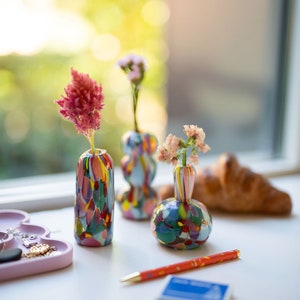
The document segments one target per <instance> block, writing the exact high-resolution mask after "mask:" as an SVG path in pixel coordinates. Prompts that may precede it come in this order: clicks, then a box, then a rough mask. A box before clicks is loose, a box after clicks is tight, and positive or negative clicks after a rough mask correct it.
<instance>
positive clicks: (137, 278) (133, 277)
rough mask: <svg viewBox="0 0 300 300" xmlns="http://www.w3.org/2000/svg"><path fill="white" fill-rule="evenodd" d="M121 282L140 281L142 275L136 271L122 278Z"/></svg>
mask: <svg viewBox="0 0 300 300" xmlns="http://www.w3.org/2000/svg"><path fill="white" fill-rule="evenodd" d="M120 281H121V282H139V281H141V275H140V273H139V272H134V273H131V274H129V275H126V276H124V277H122V278H121V279H120Z"/></svg>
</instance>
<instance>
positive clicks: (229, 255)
mask: <svg viewBox="0 0 300 300" xmlns="http://www.w3.org/2000/svg"><path fill="white" fill-rule="evenodd" d="M239 254H240V251H239V250H231V251H226V252H221V253H217V254H213V255H210V256H203V257H198V258H195V259H191V260H187V261H184V262H180V263H176V264H172V265H168V266H164V267H159V268H156V269H152V270H148V271H143V272H140V279H141V281H145V280H149V279H153V278H158V277H161V276H165V275H169V274H175V273H179V272H183V271H187V270H192V269H196V268H200V267H205V266H208V265H212V264H217V263H220V262H224V261H228V260H233V259H236V258H238V257H239Z"/></svg>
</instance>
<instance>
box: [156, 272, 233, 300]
mask: <svg viewBox="0 0 300 300" xmlns="http://www.w3.org/2000/svg"><path fill="white" fill-rule="evenodd" d="M229 297H230V286H229V285H227V284H220V283H216V282H209V281H200V280H195V279H188V278H182V277H176V276H169V277H168V278H167V281H166V283H165V285H164V289H163V291H162V292H161V294H160V296H159V298H158V299H160V300H167V299H169V300H170V299H172V300H183V299H187V300H194V299H197V300H228V299H229Z"/></svg>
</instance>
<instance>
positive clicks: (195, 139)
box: [157, 125, 210, 166]
mask: <svg viewBox="0 0 300 300" xmlns="http://www.w3.org/2000/svg"><path fill="white" fill-rule="evenodd" d="M183 132H184V133H185V135H186V136H187V139H186V140H184V139H182V138H178V137H177V136H175V135H173V134H171V133H170V134H169V135H168V136H167V138H166V141H165V142H164V143H163V145H162V146H159V147H158V150H157V159H158V160H159V161H165V162H167V163H172V164H174V165H175V164H177V163H178V161H180V162H181V164H182V166H186V164H187V162H188V163H191V164H197V163H198V161H199V152H203V153H206V152H207V151H209V150H210V147H209V146H208V145H207V144H205V143H204V139H205V132H204V130H203V129H202V128H199V127H198V126H196V125H184V126H183Z"/></svg>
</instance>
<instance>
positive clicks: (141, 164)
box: [118, 131, 158, 220]
mask: <svg viewBox="0 0 300 300" xmlns="http://www.w3.org/2000/svg"><path fill="white" fill-rule="evenodd" d="M122 144H123V151H124V153H125V156H124V157H123V158H122V160H121V168H122V172H123V176H124V178H125V180H126V181H127V182H128V183H129V185H130V188H129V190H126V191H124V192H122V193H121V194H120V195H119V196H118V203H119V206H120V209H121V211H122V214H123V216H124V217H125V218H127V219H132V220H141V219H150V217H151V215H152V213H153V210H154V208H155V207H156V205H157V198H158V197H157V193H156V191H155V190H154V189H153V188H152V187H151V183H152V181H153V179H154V177H155V173H156V162H155V160H154V159H153V157H152V155H153V154H154V153H155V151H156V149H157V139H156V137H155V136H154V135H152V134H149V133H141V132H136V131H129V132H127V133H126V134H125V135H124V136H123V138H122Z"/></svg>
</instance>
